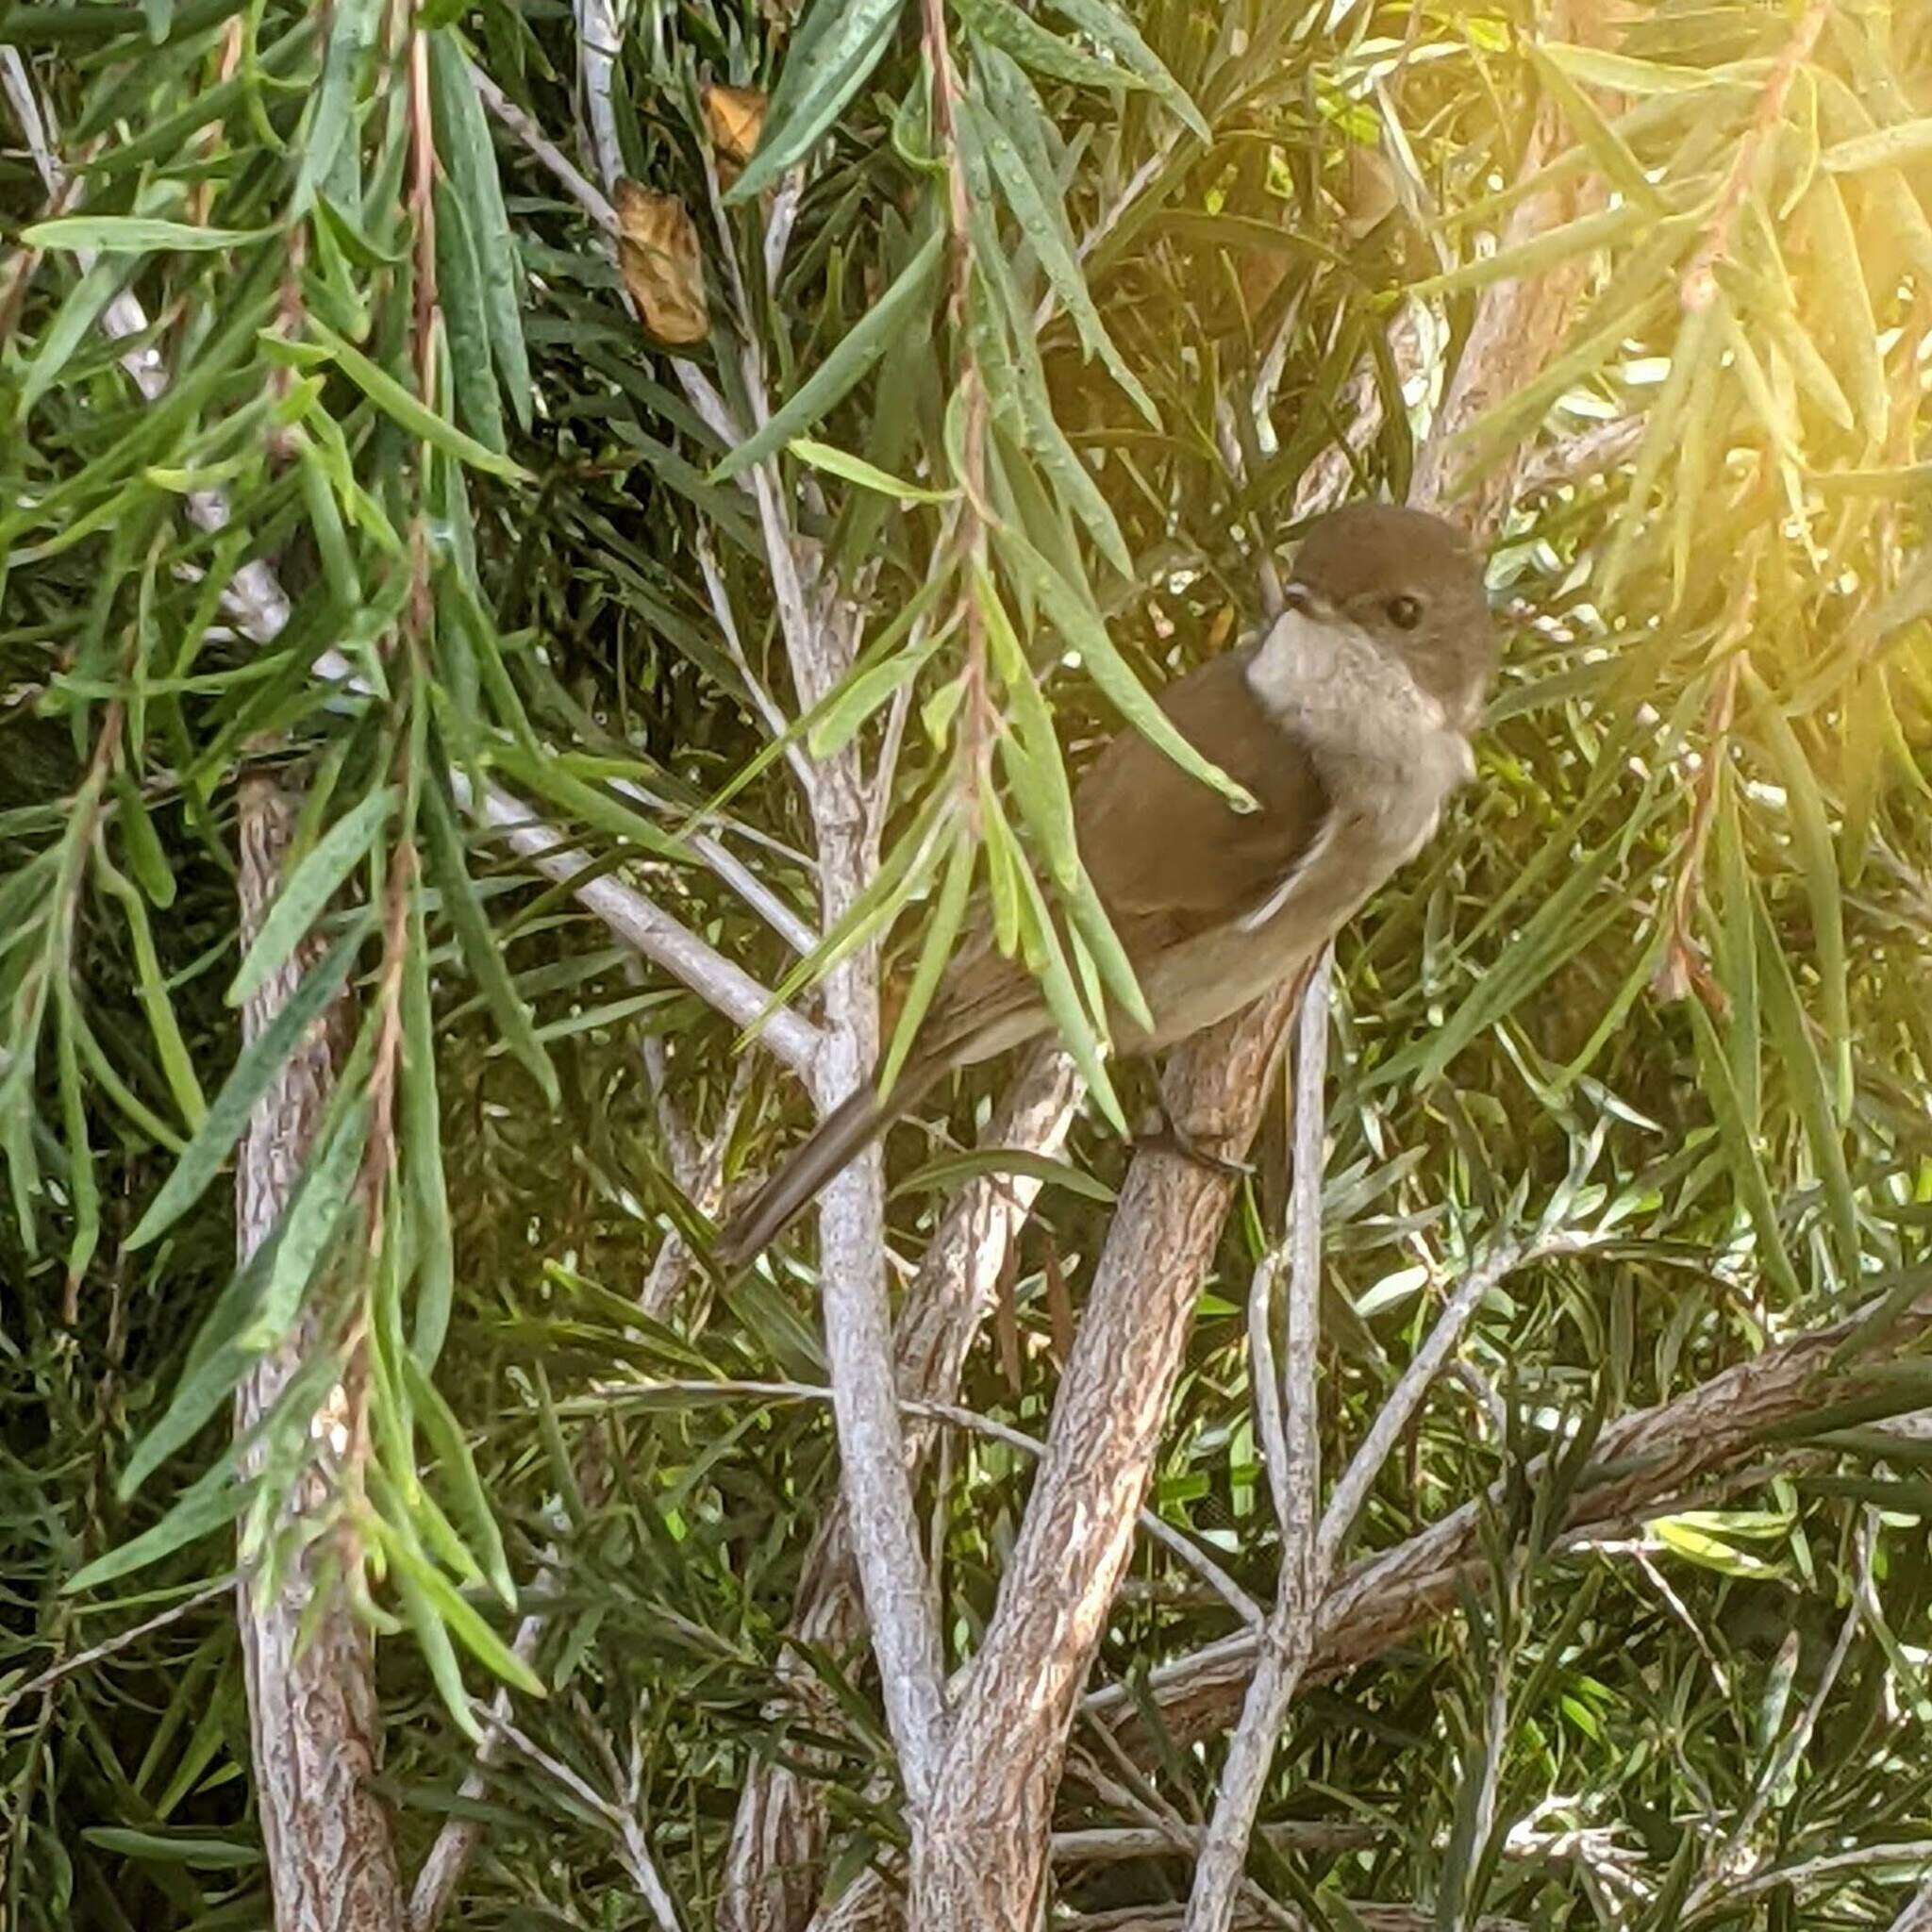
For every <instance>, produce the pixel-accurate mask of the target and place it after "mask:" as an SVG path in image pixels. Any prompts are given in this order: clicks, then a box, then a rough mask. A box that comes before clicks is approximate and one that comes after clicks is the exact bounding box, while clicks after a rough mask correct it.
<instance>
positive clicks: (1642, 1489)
mask: <svg viewBox="0 0 1932 1932" xmlns="http://www.w3.org/2000/svg"><path fill="white" fill-rule="evenodd" d="M1858 1320H1859V1317H1857V1316H1853V1317H1851V1318H1849V1319H1847V1320H1846V1321H1844V1322H1840V1323H1837V1324H1834V1325H1833V1326H1831V1327H1829V1328H1823V1329H1820V1330H1818V1331H1817V1332H1815V1333H1813V1334H1810V1335H1804V1336H1800V1337H1798V1338H1797V1339H1796V1340H1795V1341H1788V1342H1784V1343H1782V1344H1780V1345H1779V1346H1777V1347H1774V1348H1770V1349H1767V1350H1766V1351H1765V1352H1764V1353H1763V1354H1762V1355H1760V1356H1757V1357H1755V1358H1753V1359H1752V1360H1751V1361H1748V1362H1742V1363H1740V1364H1739V1365H1738V1366H1737V1367H1736V1368H1733V1369H1726V1370H1725V1371H1724V1372H1723V1373H1722V1374H1718V1375H1714V1376H1712V1377H1711V1379H1710V1380H1709V1381H1707V1382H1706V1383H1703V1384H1702V1385H1701V1386H1699V1387H1698V1388H1696V1389H1693V1390H1691V1391H1690V1392H1689V1393H1688V1394H1686V1395H1681V1396H1679V1397H1678V1398H1677V1399H1676V1400H1675V1401H1674V1402H1667V1403H1661V1404H1659V1405H1658V1406H1657V1407H1653V1408H1647V1409H1641V1410H1639V1411H1638V1412H1637V1413H1636V1414H1634V1415H1629V1416H1625V1417H1624V1418H1623V1419H1622V1420H1620V1421H1618V1422H1615V1423H1612V1424H1609V1425H1608V1426H1607V1428H1606V1429H1605V1430H1604V1433H1603V1439H1602V1441H1600V1442H1599V1444H1598V1446H1597V1453H1596V1457H1595V1458H1594V1460H1593V1462H1592V1464H1591V1474H1589V1475H1587V1476H1586V1477H1585V1478H1584V1481H1583V1482H1582V1483H1581V1484H1580V1485H1579V1486H1578V1488H1577V1491H1576V1492H1575V1495H1574V1498H1573V1500H1572V1503H1571V1507H1570V1510H1569V1514H1568V1516H1567V1517H1566V1519H1565V1526H1566V1528H1567V1530H1568V1531H1569V1533H1570V1534H1571V1535H1572V1536H1573V1537H1586V1536H1588V1535H1589V1534H1590V1533H1591V1532H1592V1531H1593V1530H1595V1529H1598V1528H1600V1527H1606V1526H1608V1525H1611V1524H1623V1523H1626V1522H1628V1521H1630V1520H1632V1519H1636V1520H1641V1519H1642V1518H1643V1517H1645V1516H1651V1515H1655V1514H1657V1512H1658V1510H1659V1509H1661V1508H1663V1507H1666V1506H1667V1505H1669V1504H1671V1503H1674V1501H1675V1500H1676V1499H1677V1498H1678V1497H1680V1496H1682V1495H1684V1494H1685V1493H1687V1492H1688V1491H1693V1490H1695V1489H1696V1488H1698V1487H1699V1486H1700V1485H1702V1484H1705V1483H1707V1482H1709V1481H1711V1480H1712V1479H1713V1478H1720V1477H1723V1476H1724V1475H1726V1474H1729V1473H1730V1472H1732V1471H1733V1470H1734V1469H1735V1468H1736V1467H1737V1466H1738V1465H1739V1464H1740V1463H1742V1462H1744V1460H1745V1459H1746V1458H1747V1457H1750V1456H1751V1455H1752V1454H1753V1453H1754V1451H1756V1450H1757V1448H1758V1446H1759V1445H1760V1444H1761V1443H1762V1441H1764V1439H1765V1438H1766V1437H1767V1435H1771V1434H1774V1433H1775V1432H1776V1431H1778V1430H1780V1429H1782V1428H1788V1427H1790V1426H1791V1425H1792V1424H1799V1423H1802V1421H1803V1420H1804V1418H1805V1417H1807V1415H1810V1414H1813V1413H1815V1411H1816V1410H1817V1409H1818V1407H1819V1406H1820V1405H1821V1403H1822V1402H1823V1401H1824V1391H1825V1389H1826V1387H1827V1386H1829V1388H1830V1393H1831V1398H1832V1400H1833V1401H1835V1402H1836V1401H1840V1400H1857V1398H1858V1397H1859V1396H1860V1395H1863V1394H1867V1393H1874V1392H1876V1391H1877V1390H1878V1389H1879V1387H1880V1385H1879V1383H1878V1382H1877V1380H1876V1379H1875V1378H1874V1377H1873V1376H1870V1375H1861V1374H1859V1373H1858V1372H1857V1371H1856V1370H1854V1371H1852V1372H1851V1373H1849V1374H1846V1375H1844V1376H1843V1377H1841V1378H1840V1379H1839V1380H1837V1381H1836V1382H1833V1381H1832V1379H1831V1378H1830V1376H1829V1375H1828V1373H1827V1372H1828V1370H1829V1368H1830V1365H1831V1361H1832V1358H1833V1357H1834V1356H1835V1355H1836V1354H1837V1353H1838V1351H1839V1349H1840V1347H1841V1346H1843V1344H1844V1343H1845V1342H1846V1341H1848V1340H1849V1339H1850V1337H1851V1336H1852V1334H1853V1333H1854V1332H1855V1330H1856V1327H1857V1322H1858ZM1928 1329H1932V1296H1925V1297H1923V1298H1922V1299H1921V1300H1920V1301H1918V1302H1917V1303H1915V1304H1914V1305H1913V1306H1912V1307H1911V1308H1910V1309H1908V1310H1907V1312H1906V1313H1905V1314H1904V1315H1903V1316H1902V1317H1901V1318H1900V1319H1899V1322H1898V1324H1897V1325H1896V1326H1895V1327H1894V1328H1893V1329H1892V1331H1891V1332H1890V1335H1889V1337H1888V1338H1887V1347H1888V1349H1889V1350H1893V1351H1895V1350H1896V1349H1898V1348H1901V1347H1904V1346H1906V1345H1907V1343H1908V1342H1910V1341H1913V1340H1915V1339H1916V1338H1917V1337H1919V1336H1921V1335H1923V1334H1924V1333H1925V1332H1926V1331H1927V1330H1928ZM1546 1460H1547V1458H1544V1457H1539V1458H1538V1460H1537V1461H1536V1462H1535V1463H1534V1464H1532V1466H1531V1470H1530V1473H1529V1476H1528V1480H1529V1481H1530V1482H1531V1483H1532V1484H1533V1483H1534V1482H1535V1481H1536V1480H1537V1479H1538V1477H1539V1476H1540V1475H1541V1473H1542V1471H1543V1469H1544V1466H1545V1463H1546ZM1502 1501H1503V1491H1502V1487H1501V1486H1500V1485H1499V1486H1498V1487H1497V1489H1496V1490H1495V1491H1493V1492H1492V1493H1491V1496H1490V1497H1489V1498H1488V1499H1487V1505H1479V1504H1475V1503H1465V1504H1464V1505H1463V1506H1462V1507H1460V1508H1459V1509H1457V1510H1454V1511H1452V1512H1451V1513H1450V1514H1449V1515H1448V1516H1446V1517H1444V1518H1443V1519H1442V1521H1441V1523H1438V1524H1434V1525H1433V1526H1432V1527H1431V1528H1428V1529H1425V1530H1423V1531H1421V1532H1420V1533H1418V1534H1417V1535H1415V1536H1412V1537H1409V1538H1408V1539H1407V1541H1403V1542H1401V1543H1398V1544H1397V1545H1396V1546H1395V1547H1394V1548H1393V1549H1392V1550H1386V1551H1384V1552H1383V1553H1382V1554H1381V1555H1379V1556H1375V1557H1366V1558H1364V1559H1363V1560H1362V1561H1360V1562H1358V1563H1356V1564H1355V1565H1353V1566H1352V1567H1351V1568H1350V1569H1349V1570H1348V1571H1347V1572H1346V1573H1345V1574H1343V1576H1342V1577H1341V1581H1340V1582H1338V1583H1337V1584H1336V1586H1335V1587H1334V1588H1333V1589H1332V1590H1331V1591H1329V1592H1328V1594H1327V1596H1326V1598H1325V1599H1324V1602H1323V1605H1322V1609H1321V1614H1320V1616H1319V1617H1318V1619H1317V1622H1316V1634H1315V1650H1314V1655H1313V1657H1311V1658H1310V1660H1309V1665H1308V1672H1307V1681H1308V1682H1311V1683H1317V1682H1323V1681H1326V1680H1327V1679H1330V1678H1334V1677H1338V1676H1341V1674H1343V1673H1344V1672H1347V1671H1350V1670H1353V1669H1354V1668H1355V1667H1356V1666H1357V1664H1360V1663H1366V1662H1368V1661H1369V1660H1370V1659H1371V1658H1373V1657H1379V1656H1381V1655H1382V1653H1383V1652H1385V1651H1387V1650H1388V1649H1389V1648H1390V1647H1391V1645H1394V1644H1396V1643H1400V1642H1402V1641H1405V1640H1406V1639H1407V1638H1408V1637H1410V1636H1412V1635H1413V1634H1414V1633H1415V1632H1416V1631H1417V1630H1419V1629H1421V1628H1423V1627H1424V1625H1426V1624H1430V1623H1432V1622H1434V1620H1435V1619H1436V1618H1438V1617H1440V1616H1441V1615H1443V1614H1444V1613H1445V1612H1446V1611H1448V1610H1449V1609H1450V1608H1452V1607H1454V1605H1455V1603H1456V1601H1457V1592H1458V1591H1459V1589H1460V1588H1461V1585H1462V1583H1463V1581H1464V1580H1465V1579H1466V1578H1468V1577H1471V1576H1473V1575H1474V1574H1475V1573H1476V1572H1477V1570H1479V1568H1480V1567H1481V1564H1482V1561H1483V1557H1482V1552H1481V1544H1480V1535H1479V1526H1480V1522H1481V1511H1482V1508H1483V1507H1497V1506H1498V1505H1500V1504H1501V1503H1502ZM1254 1657H1255V1644H1254V1640H1253V1639H1252V1637H1251V1636H1249V1635H1248V1634H1247V1633H1246V1632H1241V1633H1238V1634H1236V1635H1234V1636H1232V1637H1229V1638H1226V1639H1224V1640H1223V1641H1221V1642H1219V1643H1215V1644H1210V1645H1208V1646H1207V1647H1206V1648H1204V1649H1202V1650H1200V1651H1197V1652H1195V1653H1194V1654H1193V1655H1192V1656H1191V1657H1183V1658H1180V1659H1178V1660H1176V1661H1175V1662H1174V1663H1172V1664H1169V1665H1167V1666H1166V1667H1164V1668H1163V1669H1161V1670H1158V1671H1157V1672H1155V1673H1154V1675H1153V1678H1152V1680H1151V1682H1150V1686H1149V1689H1150V1691H1151V1692H1152V1694H1153V1697H1154V1700H1155V1703H1156V1705H1157V1706H1158V1708H1159V1711H1160V1714H1161V1720H1162V1723H1163V1724H1165V1725H1166V1727H1167V1728H1168V1729H1169V1730H1170V1731H1171V1732H1172V1733H1173V1735H1174V1737H1175V1738H1177V1739H1179V1740H1191V1739H1195V1738H1201V1737H1206V1736H1209V1735H1211V1734H1212V1733H1213V1732H1215V1731H1216V1730H1219V1729H1221V1728H1222V1727H1223V1726H1224V1725H1225V1724H1227V1723H1228V1722H1229V1721H1230V1720H1231V1719H1232V1717H1233V1715H1234V1712H1235V1710H1236V1709H1237V1708H1238V1707H1240V1704H1241V1695H1242V1691H1243V1687H1244V1686H1245V1684H1246V1681H1247V1678H1248V1675H1249V1674H1250V1672H1251V1671H1252V1669H1253V1667H1254ZM1089 1702H1090V1706H1091V1708H1092V1709H1093V1711H1094V1712H1095V1714H1096V1715H1098V1716H1100V1717H1102V1718H1103V1719H1106V1718H1114V1719H1118V1720H1121V1721H1122V1722H1123V1723H1124V1725H1125V1726H1126V1728H1127V1729H1129V1730H1130V1729H1131V1720H1132V1717H1133V1709H1132V1705H1131V1702H1130V1700H1128V1699H1127V1698H1126V1697H1125V1696H1124V1694H1123V1693H1122V1692H1121V1691H1117V1690H1113V1689H1108V1690H1105V1691H1098V1692H1096V1693H1095V1694H1094V1695H1093V1697H1092V1698H1091V1699H1090V1700H1089Z"/></svg>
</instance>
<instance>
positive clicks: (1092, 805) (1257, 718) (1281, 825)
mask: <svg viewBox="0 0 1932 1932" xmlns="http://www.w3.org/2000/svg"><path fill="white" fill-rule="evenodd" d="M1249 655H1250V654H1249V653H1248V652H1247V651H1234V652H1229V653H1227V654H1226V655H1225V656H1223V657H1220V658H1213V659H1211V660H1210V661H1209V662H1208V663H1207V664H1204V665H1203V666H1202V667H1201V668H1200V669H1199V670H1198V671H1195V672H1193V673H1191V675H1189V676H1187V677H1184V678H1182V679H1181V680H1180V681H1179V682H1178V683H1177V684H1174V685H1173V686H1171V687H1170V688H1169V690H1168V691H1167V692H1166V693H1165V695H1164V696H1163V698H1162V701H1161V708H1162V709H1163V710H1165V711H1166V712H1167V714H1168V716H1169V717H1171V718H1172V719H1173V720H1174V724H1176V725H1177V726H1178V727H1179V729H1180V733H1181V736H1182V737H1184V738H1185V739H1186V740H1187V741H1189V743H1191V744H1192V745H1193V746H1194V747H1195V748H1196V749H1197V750H1198V751H1200V752H1201V753H1202V754H1203V755H1204V756H1205V757H1208V758H1212V759H1213V760H1214V761H1215V762H1216V763H1217V764H1218V765H1220V767H1221V768H1222V770H1223V771H1224V772H1226V773H1227V774H1228V775H1229V776H1230V777H1232V778H1234V779H1236V780H1237V781H1239V782H1240V783H1241V784H1242V785H1244V786H1245V787H1246V788H1247V789H1248V791H1251V792H1252V793H1253V794H1254V796H1255V798H1256V799H1257V801H1258V804H1259V809H1258V810H1257V811H1252V812H1238V811H1236V810H1235V808H1233V807H1232V806H1231V805H1230V804H1229V803H1228V802H1227V801H1226V800H1225V799H1224V797H1223V796H1222V795H1221V793H1220V792H1219V791H1215V790H1213V789H1212V788H1211V787H1209V786H1208V785H1205V784H1203V783H1202V782H1201V780H1200V779H1198V778H1194V777H1191V776H1190V775H1189V774H1187V773H1186V772H1184V771H1182V770H1181V768H1180V767H1179V766H1178V765H1176V764H1175V763H1174V760H1173V759H1172V758H1169V757H1168V756H1167V754H1166V753H1165V752H1163V751H1160V750H1158V749H1157V748H1156V747H1155V746H1154V745H1152V744H1150V743H1149V742H1148V741H1147V740H1146V739H1144V738H1142V737H1141V735H1140V734H1139V733H1138V732H1133V731H1124V732H1122V733H1121V734H1120V736H1119V737H1118V738H1116V739H1115V740H1114V741H1113V742H1112V743H1111V744H1109V745H1108V747H1107V749H1106V750H1105V751H1104V752H1103V753H1102V754H1101V755H1100V757H1099V758H1098V759H1096V760H1095V762H1094V764H1093V765H1092V767H1091V769H1090V770H1089V772H1088V773H1087V774H1086V776H1085V777H1084V778H1083V779H1082V780H1081V782H1080V786H1079V789H1078V791H1077V792H1076V793H1075V795H1074V821H1075V826H1076V830H1077V834H1078V839H1079V844H1080V853H1081V857H1082V858H1084V859H1085V861H1086V865H1087V870H1088V873H1089V874H1090V875H1091V878H1092V880H1093V885H1094V890H1095V891H1097V892H1098V893H1099V894H1100V898H1101V903H1102V904H1103V905H1105V906H1106V908H1107V909H1108V917H1109V918H1110V919H1111V920H1112V921H1113V923H1114V928H1115V930H1116V932H1117V933H1118V934H1119V936H1120V939H1121V942H1122V944H1123V945H1124V947H1125V948H1126V950H1127V953H1128V955H1129V957H1131V958H1146V957H1147V956H1148V954H1149V953H1150V952H1151V951H1153V950H1158V948H1159V947H1160V946H1162V945H1167V944H1172V943H1174V941H1177V940H1181V939H1186V938H1189V937H1191V935H1193V934H1195V933H1198V932H1202V931H1205V930H1207V929H1208V928H1209V927H1212V926H1216V925H1222V924H1226V923H1228V922H1229V921H1230V920H1233V919H1236V918H1239V917H1241V915H1243V914H1245V913H1247V912H1250V911H1252V910H1253V909H1254V908H1256V907H1257V906H1259V905H1261V904H1263V903H1264V902H1265V901H1266V900H1267V899H1268V898H1269V896H1270V895H1271V894H1272V893H1273V892H1274V891H1275V890H1276V889H1277V888H1278V887H1279V886H1280V885H1281V883H1282V882H1283V880H1284V879H1286V878H1288V877H1289V875H1290V874H1292V872H1293V871H1294V869H1295V867H1296V866H1297V865H1299V864H1300V862H1301V860H1302V858H1304V857H1305V856H1306V854H1307V851H1308V848H1309V847H1310V846H1311V845H1312V844H1313V843H1314V841H1315V838H1316V835H1317V834H1318V833H1319V832H1320V830H1321V828H1322V825H1323V824H1324V821H1325V820H1326V818H1327V817H1328V814H1329V809H1330V801H1329V797H1328V793H1327V791H1326V789H1325V788H1324V785H1323V783H1322V780H1321V777H1320V775H1319V774H1318V773H1317V771H1316V769H1315V766H1314V762H1313V760H1312V759H1311V758H1310V757H1309V754H1308V751H1307V747H1306V746H1305V745H1303V744H1302V743H1301V742H1300V741H1298V740H1297V739H1296V738H1295V737H1294V735H1293V734H1292V732H1291V731H1290V730H1288V729H1286V728H1285V727H1284V726H1283V725H1282V724H1280V723H1279V722H1278V721H1277V720H1275V719H1274V718H1272V717H1270V716H1269V714H1268V713H1267V712H1265V711H1264V710H1263V709H1262V708H1261V707H1260V705H1259V704H1258V703H1257V701H1256V700H1255V697H1254V695H1253V693H1252V692H1251V691H1250V690H1249V687H1248V682H1247V678H1246V676H1245V675H1244V674H1245V670H1246V663H1247V658H1248V657H1249Z"/></svg>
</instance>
